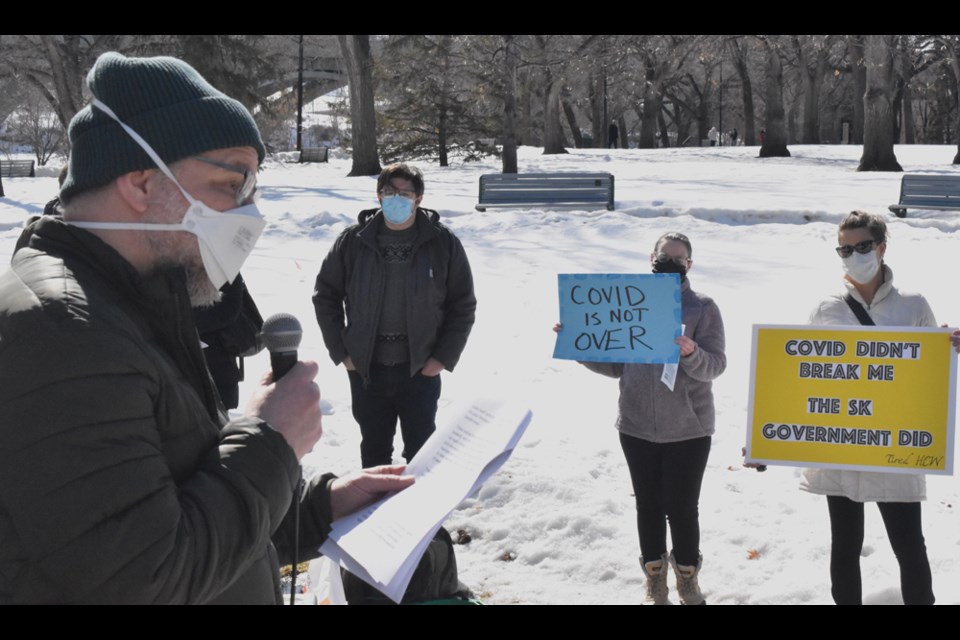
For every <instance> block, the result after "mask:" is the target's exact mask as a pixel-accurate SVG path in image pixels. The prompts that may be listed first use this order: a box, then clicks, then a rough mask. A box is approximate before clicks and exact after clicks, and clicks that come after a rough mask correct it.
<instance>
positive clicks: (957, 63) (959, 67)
mask: <svg viewBox="0 0 960 640" xmlns="http://www.w3.org/2000/svg"><path fill="white" fill-rule="evenodd" d="M949 52H950V69H951V70H952V71H953V77H954V79H955V80H956V85H957V86H958V87H960V48H958V47H957V46H956V44H955V45H954V46H952V47H950V48H949ZM954 95H955V96H956V98H955V104H956V107H957V126H956V131H955V133H954V135H955V136H956V137H957V155H955V156H953V164H960V93H958V92H954Z"/></svg>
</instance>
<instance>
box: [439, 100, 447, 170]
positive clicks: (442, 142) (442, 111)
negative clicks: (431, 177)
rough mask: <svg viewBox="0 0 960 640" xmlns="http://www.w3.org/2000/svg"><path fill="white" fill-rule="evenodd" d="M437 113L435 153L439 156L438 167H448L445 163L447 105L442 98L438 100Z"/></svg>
mask: <svg viewBox="0 0 960 640" xmlns="http://www.w3.org/2000/svg"><path fill="white" fill-rule="evenodd" d="M437 110H438V111H439V113H437V147H438V149H437V151H438V155H439V156H440V166H441V167H446V166H449V165H448V163H447V105H446V101H445V100H444V98H443V97H441V98H440V105H439V106H438V109H437Z"/></svg>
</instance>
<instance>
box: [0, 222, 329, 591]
mask: <svg viewBox="0 0 960 640" xmlns="http://www.w3.org/2000/svg"><path fill="white" fill-rule="evenodd" d="M297 480H298V465H297V460H296V458H295V456H294V453H293V451H292V450H291V449H290V447H289V446H288V445H287V443H286V442H285V440H284V439H283V437H282V436H281V435H280V434H279V433H278V432H276V431H274V430H273V429H272V428H271V427H270V426H269V425H267V424H266V423H265V422H263V421H260V420H258V419H254V418H244V419H240V420H234V421H232V422H228V421H227V419H226V416H225V415H224V414H223V412H222V410H221V409H220V404H219V402H218V400H217V397H216V394H215V392H214V390H213V385H212V382H211V380H210V377H209V374H208V373H207V370H206V367H205V365H204V362H203V355H202V353H201V350H200V345H199V342H198V339H197V335H196V329H195V328H194V324H193V315H192V313H191V309H190V305H189V300H188V297H187V292H186V287H185V284H184V274H183V272H182V271H181V270H166V271H160V272H158V273H156V274H154V275H153V276H150V277H141V276H140V275H139V274H138V273H137V272H136V271H135V270H134V269H133V268H132V266H131V265H130V264H129V263H127V262H126V260H124V259H123V258H122V257H121V256H120V255H119V254H118V253H117V252H116V251H114V250H113V249H112V248H111V247H110V246H108V245H107V244H105V243H104V242H102V241H101V240H100V239H99V238H97V237H96V236H94V235H92V234H90V233H88V232H86V231H84V230H81V229H78V228H75V227H72V226H69V225H67V224H65V223H64V222H63V221H62V220H61V219H60V218H56V217H44V218H43V219H40V220H38V221H36V222H34V223H33V224H31V225H30V226H29V228H28V229H27V230H26V231H25V232H24V237H23V238H22V239H21V242H19V243H18V250H17V251H16V252H15V254H14V257H13V260H12V264H11V269H10V270H9V271H7V272H6V273H4V274H3V275H2V276H0V603H18V602H29V603H61V602H75V603H126V602H132V603H206V602H230V603H240V602H243V603H275V602H277V601H278V589H277V587H278V581H279V577H278V559H279V558H278V553H277V550H278V549H279V551H280V553H279V556H280V558H283V556H284V555H285V554H286V553H287V551H289V550H290V546H291V545H290V544H289V541H290V540H292V527H291V526H289V524H288V523H290V522H292V517H291V516H288V511H291V510H290V509H289V506H290V501H291V497H292V495H293V490H294V487H295V486H296V483H297ZM329 481H330V479H329V478H328V477H322V478H317V479H315V480H314V481H313V482H312V483H310V485H309V487H308V491H307V492H306V498H305V503H304V505H303V508H302V512H301V520H302V522H301V529H302V533H301V541H302V547H303V548H304V549H312V550H314V551H313V555H316V551H315V550H316V548H317V546H319V544H320V542H321V541H322V539H323V537H324V536H325V535H326V532H327V531H328V525H327V523H328V521H329V517H330V506H329ZM291 513H292V511H291ZM271 539H272V540H273V541H275V542H276V543H277V546H276V548H275V547H274V544H273V542H272V541H271Z"/></svg>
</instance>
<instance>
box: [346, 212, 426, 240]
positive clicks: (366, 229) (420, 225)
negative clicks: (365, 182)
mask: <svg viewBox="0 0 960 640" xmlns="http://www.w3.org/2000/svg"><path fill="white" fill-rule="evenodd" d="M414 215H415V216H416V217H417V221H416V227H417V241H416V246H419V245H421V244H423V243H424V242H427V241H428V240H430V239H432V238H433V237H434V236H436V235H438V234H439V231H438V230H437V227H436V225H438V224H439V223H440V214H439V213H437V212H436V211H434V210H433V209H424V208H423V207H418V208H417V212H416V213H415V214H414ZM357 219H358V220H359V222H360V225H361V226H362V228H361V229H360V231H359V232H358V233H357V237H359V238H360V239H361V240H362V241H363V242H364V243H365V244H368V245H370V246H371V247H376V246H377V233H379V232H380V229H381V227H383V225H384V221H383V211H382V210H381V209H366V210H364V211H361V212H360V215H359V216H358V218H357Z"/></svg>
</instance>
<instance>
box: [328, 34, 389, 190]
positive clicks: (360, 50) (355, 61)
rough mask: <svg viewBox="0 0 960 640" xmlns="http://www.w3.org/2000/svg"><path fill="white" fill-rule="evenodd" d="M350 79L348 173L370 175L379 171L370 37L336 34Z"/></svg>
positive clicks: (350, 174)
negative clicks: (350, 152) (351, 154)
mask: <svg viewBox="0 0 960 640" xmlns="http://www.w3.org/2000/svg"><path fill="white" fill-rule="evenodd" d="M337 40H338V41H339V43H340V52H341V54H342V55H343V60H344V63H345V64H346V67H347V76H348V78H349V80H350V125H351V130H352V132H353V140H352V142H353V167H352V168H351V169H350V173H348V174H347V175H348V176H372V175H377V174H379V173H380V171H381V170H382V169H381V167H380V158H379V157H378V154H377V117H376V112H375V111H374V104H373V73H372V68H373V58H372V56H371V54H370V36H366V35H361V36H355V35H338V36H337Z"/></svg>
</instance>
